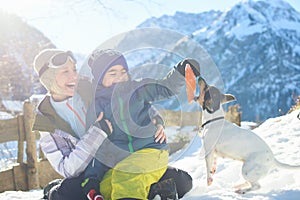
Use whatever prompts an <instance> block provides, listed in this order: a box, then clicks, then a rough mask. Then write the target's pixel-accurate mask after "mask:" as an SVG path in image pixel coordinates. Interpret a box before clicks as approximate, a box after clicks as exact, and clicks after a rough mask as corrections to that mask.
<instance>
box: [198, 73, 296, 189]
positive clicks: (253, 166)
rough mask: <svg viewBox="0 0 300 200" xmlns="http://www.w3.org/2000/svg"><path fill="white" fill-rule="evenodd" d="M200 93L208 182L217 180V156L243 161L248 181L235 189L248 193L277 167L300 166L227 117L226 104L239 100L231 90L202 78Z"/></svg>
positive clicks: (199, 100) (243, 172)
mask: <svg viewBox="0 0 300 200" xmlns="http://www.w3.org/2000/svg"><path fill="white" fill-rule="evenodd" d="M198 85H199V90H200V92H199V94H200V95H199V96H198V97H195V99H194V100H195V101H197V102H198V103H199V104H200V106H201V107H202V110H203V113H202V126H201V128H202V131H201V132H202V134H203V147H204V150H205V162H206V173H207V185H208V186H209V185H211V184H212V182H213V178H212V177H213V174H214V173H215V171H216V159H217V157H223V158H230V159H234V160H239V161H242V162H243V167H242V176H243V178H244V179H245V183H244V184H241V185H238V186H236V187H235V189H236V190H235V192H237V193H239V194H244V193H246V192H249V191H253V190H257V189H259V188H260V187H261V186H260V184H259V183H258V181H259V180H260V179H261V178H262V177H263V176H265V175H267V173H268V172H269V170H270V169H272V168H274V167H283V168H288V169H300V166H291V165H288V164H283V163H280V162H279V161H277V160H276V159H275V157H274V155H273V153H272V150H271V149H270V148H269V146H268V145H267V144H266V143H265V142H264V141H263V140H262V139H261V138H260V137H259V136H257V135H256V134H255V133H254V132H252V131H251V130H247V129H242V128H240V127H239V126H236V125H235V124H232V123H230V122H228V121H226V120H225V119H224V111H223V108H222V104H225V103H228V102H231V101H234V100H236V98H235V97H234V96H233V95H231V94H223V93H221V92H220V90H219V89H218V88H216V87H214V86H209V85H208V84H207V83H206V82H205V80H204V79H203V78H199V80H198Z"/></svg>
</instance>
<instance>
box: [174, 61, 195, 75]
mask: <svg viewBox="0 0 300 200" xmlns="http://www.w3.org/2000/svg"><path fill="white" fill-rule="evenodd" d="M186 64H190V66H191V68H192V70H193V72H194V75H195V76H196V77H199V76H200V64H199V63H198V61H196V60H195V59H193V58H185V59H183V60H182V61H180V62H179V63H178V64H177V65H176V67H175V68H176V70H177V71H178V72H179V73H180V74H182V76H185V67H186Z"/></svg>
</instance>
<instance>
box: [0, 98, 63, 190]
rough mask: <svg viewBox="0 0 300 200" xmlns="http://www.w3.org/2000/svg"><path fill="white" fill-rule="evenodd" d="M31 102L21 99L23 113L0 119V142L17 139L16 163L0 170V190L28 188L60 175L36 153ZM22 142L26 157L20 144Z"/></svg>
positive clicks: (37, 186) (37, 136)
mask: <svg viewBox="0 0 300 200" xmlns="http://www.w3.org/2000/svg"><path fill="white" fill-rule="evenodd" d="M33 109H34V105H33V103H31V102H24V107H23V114H21V115H18V116H17V117H16V118H13V119H7V120H1V121H0V143H3V142H9V141H18V155H17V163H16V165H14V166H13V167H12V168H10V169H8V170H5V171H1V172H0V180H1V181H0V192H4V191H7V190H24V191H26V190H31V189H39V188H42V187H44V186H45V185H46V184H47V183H48V182H49V181H51V180H53V179H55V178H60V177H61V176H60V175H59V174H57V173H56V172H55V171H54V169H53V168H52V167H51V165H50V163H49V162H48V161H47V160H46V159H45V158H43V155H42V153H39V155H41V156H40V157H37V147H36V140H37V139H39V134H38V132H32V131H31V129H32V123H33V120H34V112H33ZM25 146H26V152H25V153H26V160H25V161H24V148H25Z"/></svg>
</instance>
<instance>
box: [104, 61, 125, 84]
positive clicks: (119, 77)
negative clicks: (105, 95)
mask: <svg viewBox="0 0 300 200" xmlns="http://www.w3.org/2000/svg"><path fill="white" fill-rule="evenodd" d="M128 79H129V77H128V73H127V71H126V70H125V68H124V67H123V66H122V65H114V66H112V67H111V68H109V70H108V71H107V72H106V73H105V75H104V77H103V81H102V85H103V86H104V87H110V86H112V85H113V84H115V83H120V82H124V81H128Z"/></svg>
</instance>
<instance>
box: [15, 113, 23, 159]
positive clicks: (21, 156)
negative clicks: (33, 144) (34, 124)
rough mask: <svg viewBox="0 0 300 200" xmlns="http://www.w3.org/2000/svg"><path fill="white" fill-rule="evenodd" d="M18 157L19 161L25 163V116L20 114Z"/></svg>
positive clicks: (18, 118)
mask: <svg viewBox="0 0 300 200" xmlns="http://www.w3.org/2000/svg"><path fill="white" fill-rule="evenodd" d="M17 120H18V134H19V138H18V158H17V162H18V163H20V164H23V163H24V161H23V157H24V140H25V133H24V116H23V115H18V117H17Z"/></svg>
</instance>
